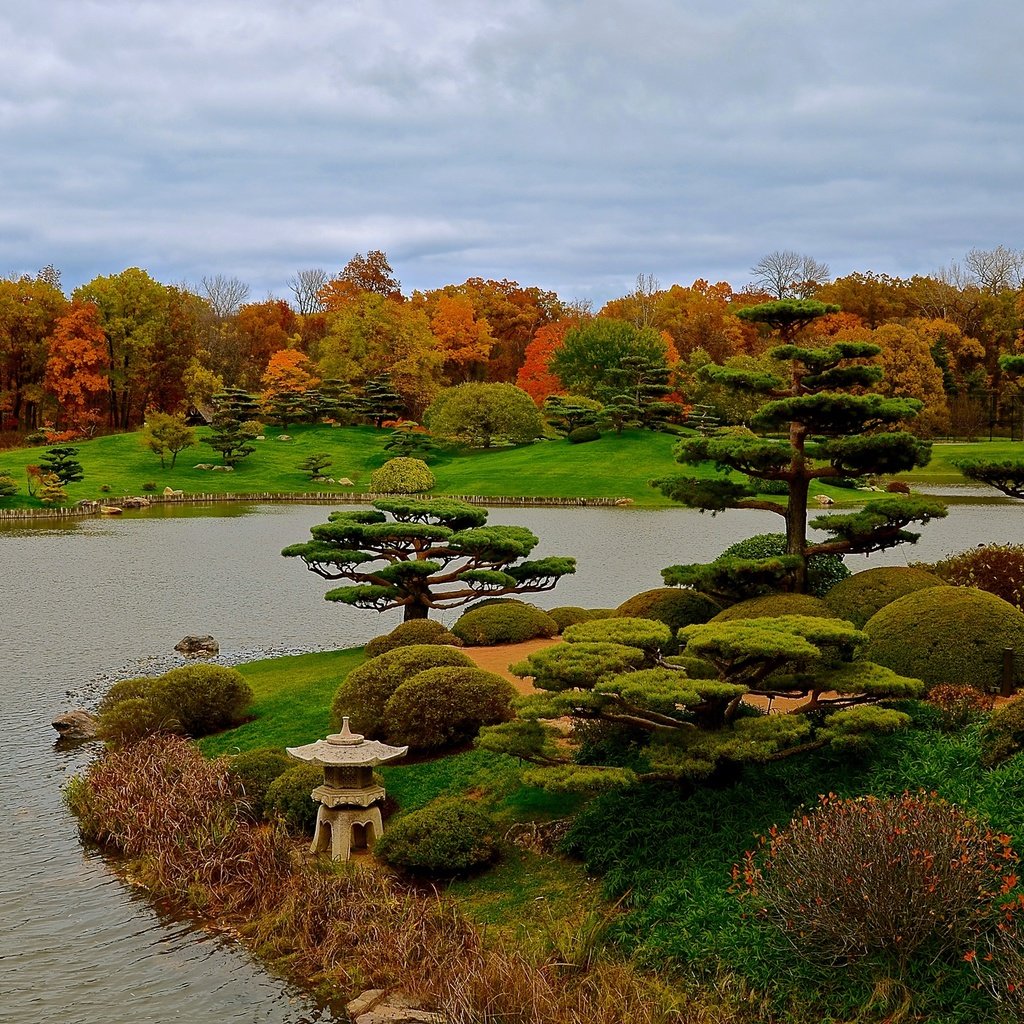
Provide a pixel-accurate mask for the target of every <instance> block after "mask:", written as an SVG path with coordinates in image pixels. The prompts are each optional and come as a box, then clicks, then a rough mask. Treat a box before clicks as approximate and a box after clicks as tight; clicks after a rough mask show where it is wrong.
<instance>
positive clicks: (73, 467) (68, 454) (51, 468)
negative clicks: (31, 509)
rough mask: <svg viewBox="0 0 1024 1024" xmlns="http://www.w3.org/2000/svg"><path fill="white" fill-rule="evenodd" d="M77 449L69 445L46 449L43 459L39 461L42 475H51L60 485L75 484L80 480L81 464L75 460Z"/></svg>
mask: <svg viewBox="0 0 1024 1024" xmlns="http://www.w3.org/2000/svg"><path fill="white" fill-rule="evenodd" d="M77 455H78V449H77V448H73V447H71V446H70V445H58V446H57V447H55V448H47V449H46V455H45V457H44V458H42V459H40V460H39V465H40V468H41V469H42V470H43V472H44V473H53V475H54V476H55V477H57V479H58V480H59V481H60V482H61V483H62V484H73V483H77V482H78V481H79V480H81V479H82V475H83V474H82V464H81V463H80V462H79V461H78V460H77V458H76V456H77Z"/></svg>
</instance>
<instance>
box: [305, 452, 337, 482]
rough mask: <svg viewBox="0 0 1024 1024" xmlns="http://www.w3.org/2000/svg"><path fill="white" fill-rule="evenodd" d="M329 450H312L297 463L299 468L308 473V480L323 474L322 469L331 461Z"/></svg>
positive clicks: (315, 478)
mask: <svg viewBox="0 0 1024 1024" xmlns="http://www.w3.org/2000/svg"><path fill="white" fill-rule="evenodd" d="M333 461H334V460H333V459H332V458H331V456H330V453H329V452H314V453H313V454H312V455H310V456H308V457H307V458H305V459H303V460H302V462H300V463H299V469H301V470H302V472H303V473H308V474H309V479H310V480H317V479H319V478H320V477H322V476H323V475H324V470H325V469H327V467H328V466H329V465H330V464H331V463H332V462H333Z"/></svg>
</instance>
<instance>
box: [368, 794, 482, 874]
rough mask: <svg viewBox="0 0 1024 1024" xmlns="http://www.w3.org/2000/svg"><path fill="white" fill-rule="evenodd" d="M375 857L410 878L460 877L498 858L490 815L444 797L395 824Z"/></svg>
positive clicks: (470, 803) (379, 842) (387, 833)
mask: <svg viewBox="0 0 1024 1024" xmlns="http://www.w3.org/2000/svg"><path fill="white" fill-rule="evenodd" d="M376 853H377V856H378V857H380V858H381V859H382V860H384V861H385V862H386V863H388V864H391V865H393V866H394V867H398V868H403V869H404V870H406V871H408V872H409V873H410V874H415V875H427V876H430V877H450V876H452V875H462V874H466V873H467V872H469V871H472V870H473V869H474V868H479V867H482V866H483V865H485V864H489V863H490V862H491V861H493V860H494V858H495V857H496V856H497V855H498V843H497V839H496V837H495V826H494V821H493V820H492V818H491V816H490V815H489V814H487V812H486V811H484V810H483V809H482V808H480V807H478V806H477V805H476V804H474V803H473V802H472V801H470V800H466V799H459V798H457V797H447V798H445V799H442V800H435V801H434V802H433V803H431V804H428V805H427V806H426V807H422V808H420V810H418V811H413V812H412V813H411V814H405V815H403V816H402V817H400V818H397V819H394V820H393V821H392V822H391V824H390V825H389V827H388V831H387V832H385V833H384V835H383V836H381V838H380V840H379V841H378V843H377V847H376Z"/></svg>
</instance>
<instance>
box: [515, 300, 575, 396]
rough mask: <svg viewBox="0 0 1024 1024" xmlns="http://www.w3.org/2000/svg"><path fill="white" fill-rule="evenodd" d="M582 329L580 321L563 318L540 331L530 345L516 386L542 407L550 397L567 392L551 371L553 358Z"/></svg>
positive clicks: (540, 328)
mask: <svg viewBox="0 0 1024 1024" xmlns="http://www.w3.org/2000/svg"><path fill="white" fill-rule="evenodd" d="M579 326H580V324H579V322H578V321H575V320H570V319H568V318H567V317H563V318H562V319H561V320H556V321H555V322H554V323H552V324H545V325H544V326H543V327H539V328H537V332H536V334H534V336H533V341H531V342H530V343H529V345H527V346H526V351H525V353H524V357H523V365H522V366H521V367H519V373H518V374H517V375H516V387H518V388H522V390H523V391H525V392H526V393H527V394H528V395H529V396H530V397H531V398H532V399H533V400H534V401H535V402H536V403H537V404H538V405H540V404H541V403H542V402H543V401H544V400H545V399H546V398H547V397H548V396H549V395H558V394H562V393H564V391H565V389H564V388H563V387H562V382H561V381H560V380H559V379H558V377H556V376H555V374H554V373H552V372H551V357H552V356H553V355H554V354H555V352H556V351H557V350H558V349H559V348H561V347H562V343H563V342H564V341H565V336H566V335H567V334H568V333H569V331H570V330H572V329H573V328H574V327H579Z"/></svg>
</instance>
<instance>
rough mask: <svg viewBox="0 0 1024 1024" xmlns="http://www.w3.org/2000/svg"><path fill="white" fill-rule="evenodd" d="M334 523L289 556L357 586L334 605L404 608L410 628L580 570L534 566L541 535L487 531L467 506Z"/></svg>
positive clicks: (380, 506)
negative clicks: (436, 614) (438, 612)
mask: <svg viewBox="0 0 1024 1024" xmlns="http://www.w3.org/2000/svg"><path fill="white" fill-rule="evenodd" d="M531 404H532V403H531ZM389 517H390V518H389ZM328 518H329V521H328V522H327V523H324V524H323V525H320V526H314V527H313V528H312V529H311V531H310V532H311V534H312V535H313V539H312V540H311V541H307V542H305V543H303V544H292V545H290V546H289V547H286V548H285V549H284V551H282V552H281V553H282V554H283V555H284V556H286V557H290V558H301V559H302V561H303V562H305V563H306V567H307V568H308V569H309V570H310V571H311V572H314V573H316V574H317V575H318V576H320V577H322V578H323V579H326V580H347V581H349V582H348V583H347V584H346V585H345V586H342V587H339V588H337V589H335V590H329V591H328V592H327V593H326V594H325V595H324V596H325V597H326V599H327V600H328V601H340V602H342V603H344V604H349V605H353V606H355V607H357V608H374V609H376V610H377V611H386V610H387V609H389V608H403V609H404V615H405V620H406V621H409V620H410V619H425V618H427V617H428V616H429V614H430V611H431V609H435V608H437V609H443V608H455V607H459V606H460V605H465V604H468V603H469V602H471V601H475V600H477V599H479V598H481V597H497V596H500V595H503V594H527V593H538V592H540V591H545V590H551V589H552V588H553V587H554V586H555V584H556V583H557V582H558V580H559V579H560V578H561V577H562V576H565V575H567V574H570V573H573V572H575V571H576V562H575V560H574V559H572V558H565V557H555V556H551V557H547V558H541V559H537V560H533V561H530V560H528V556H529V555H530V553H531V552H532V551H533V549H534V548H535V547H536V546H537V544H538V539H537V537H536V536H535V535H534V534H533V533H531V532H530V531H529V530H527V529H526V528H525V527H522V526H486V525H485V524H486V522H487V511H486V510H485V509H482V508H479V507H476V506H474V505H467V504H465V503H463V502H460V501H452V500H449V499H444V498H433V499H422V498H420V499H416V498H407V499H406V498H393V499H386V500H381V501H375V502H374V503H373V509H372V510H361V511H354V512H332V513H331V515H330V516H329V517H328Z"/></svg>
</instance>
